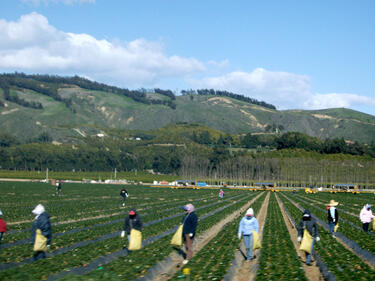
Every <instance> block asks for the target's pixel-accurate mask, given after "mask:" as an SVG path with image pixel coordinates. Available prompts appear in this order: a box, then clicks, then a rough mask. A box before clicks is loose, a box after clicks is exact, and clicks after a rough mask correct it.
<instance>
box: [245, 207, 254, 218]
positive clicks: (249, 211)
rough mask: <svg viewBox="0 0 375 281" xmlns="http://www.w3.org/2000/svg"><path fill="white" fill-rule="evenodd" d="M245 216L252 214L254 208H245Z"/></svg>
mask: <svg viewBox="0 0 375 281" xmlns="http://www.w3.org/2000/svg"><path fill="white" fill-rule="evenodd" d="M246 216H248V217H252V216H254V210H253V208H249V209H247V211H246Z"/></svg>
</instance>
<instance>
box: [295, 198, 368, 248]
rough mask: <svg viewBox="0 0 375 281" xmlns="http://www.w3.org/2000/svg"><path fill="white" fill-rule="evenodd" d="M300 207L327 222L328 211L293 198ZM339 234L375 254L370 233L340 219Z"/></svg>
mask: <svg viewBox="0 0 375 281" xmlns="http://www.w3.org/2000/svg"><path fill="white" fill-rule="evenodd" d="M293 200H295V201H296V202H298V204H299V205H300V206H302V207H303V208H305V209H310V210H311V211H313V213H314V214H315V215H316V217H318V218H319V219H321V220H322V221H327V210H324V209H321V208H319V207H316V206H315V204H311V203H308V202H306V201H303V200H301V198H293ZM338 231H339V232H341V233H342V234H343V235H345V236H346V237H348V238H349V239H351V240H352V241H354V242H356V243H357V244H358V245H360V246H361V247H362V248H363V249H366V250H367V251H369V252H371V253H373V254H374V253H375V244H374V241H373V240H374V238H373V237H372V236H371V235H369V234H368V233H365V232H363V231H361V230H359V229H358V228H356V227H354V226H353V225H351V224H348V223H346V222H345V221H344V220H341V221H340V219H339V230H338Z"/></svg>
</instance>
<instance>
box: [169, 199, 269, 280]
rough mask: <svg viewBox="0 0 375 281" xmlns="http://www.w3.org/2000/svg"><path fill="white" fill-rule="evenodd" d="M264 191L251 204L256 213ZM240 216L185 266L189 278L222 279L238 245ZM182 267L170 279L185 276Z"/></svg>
mask: <svg viewBox="0 0 375 281" xmlns="http://www.w3.org/2000/svg"><path fill="white" fill-rule="evenodd" d="M265 197H266V193H263V194H262V195H261V196H260V197H259V198H258V199H257V200H256V201H255V202H254V203H253V204H252V205H251V207H252V208H253V210H254V213H255V214H256V215H258V214H259V211H260V208H261V206H262V203H263V202H264V199H265ZM241 219H242V216H239V217H238V218H235V219H234V220H233V221H231V222H230V223H228V224H227V225H226V226H225V227H224V228H223V229H222V230H221V231H220V232H219V233H218V234H217V235H216V237H215V238H214V239H212V240H211V241H210V242H209V243H207V245H206V246H205V247H204V248H203V249H201V250H200V251H199V252H198V254H197V255H195V256H194V257H193V258H192V259H191V260H190V261H189V264H187V265H186V266H185V267H187V268H189V270H190V280H222V279H223V278H224V276H225V274H226V273H227V271H228V269H229V267H230V266H231V263H232V261H233V259H234V256H235V252H236V250H237V248H238V247H239V241H238V238H237V230H238V226H239V222H240V220H241ZM183 271H184V268H182V269H181V270H179V271H178V272H177V273H176V274H175V275H174V276H173V278H172V279H171V280H180V279H181V277H185V276H184V274H183Z"/></svg>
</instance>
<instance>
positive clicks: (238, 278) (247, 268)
mask: <svg viewBox="0 0 375 281" xmlns="http://www.w3.org/2000/svg"><path fill="white" fill-rule="evenodd" d="M269 198H270V193H269V192H268V194H267V196H266V199H265V200H264V202H263V204H262V207H261V208H260V211H259V215H258V217H257V220H258V223H259V238H260V240H262V236H263V227H264V225H265V223H266V217H267V209H268V201H269ZM241 251H242V252H243V253H246V249H245V246H244V243H241ZM253 255H256V258H255V259H254V260H252V261H247V260H245V259H244V260H243V261H242V263H241V264H240V265H239V266H238V269H237V272H236V273H235V275H234V278H233V281H250V280H254V278H255V275H256V270H257V268H256V265H257V264H258V261H259V256H260V250H256V251H255V252H254V253H253Z"/></svg>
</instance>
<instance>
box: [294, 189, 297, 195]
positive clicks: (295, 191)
mask: <svg viewBox="0 0 375 281" xmlns="http://www.w3.org/2000/svg"><path fill="white" fill-rule="evenodd" d="M296 195H297V190H296V189H293V196H294V197H296Z"/></svg>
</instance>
